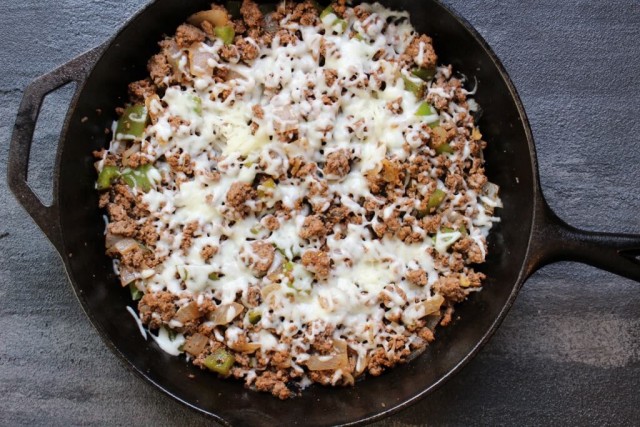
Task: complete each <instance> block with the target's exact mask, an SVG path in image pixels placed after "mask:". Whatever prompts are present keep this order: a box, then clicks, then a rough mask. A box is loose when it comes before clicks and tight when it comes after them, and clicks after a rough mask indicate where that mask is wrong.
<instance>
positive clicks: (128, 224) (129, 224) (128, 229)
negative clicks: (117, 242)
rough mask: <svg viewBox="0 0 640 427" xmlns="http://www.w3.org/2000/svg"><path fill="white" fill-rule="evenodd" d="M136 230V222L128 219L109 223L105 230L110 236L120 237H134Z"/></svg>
mask: <svg viewBox="0 0 640 427" xmlns="http://www.w3.org/2000/svg"><path fill="white" fill-rule="evenodd" d="M137 228H138V227H137V224H136V222H135V221H133V220H131V219H128V218H127V219H124V220H122V221H115V222H110V223H109V224H108V225H107V230H108V231H109V232H110V233H111V234H115V235H116V236H122V237H135V235H136V232H137Z"/></svg>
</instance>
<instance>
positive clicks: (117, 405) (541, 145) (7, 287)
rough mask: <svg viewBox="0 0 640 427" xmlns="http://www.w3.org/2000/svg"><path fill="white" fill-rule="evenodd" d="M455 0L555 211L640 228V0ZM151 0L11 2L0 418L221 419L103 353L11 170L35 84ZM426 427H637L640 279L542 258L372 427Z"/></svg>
mask: <svg viewBox="0 0 640 427" xmlns="http://www.w3.org/2000/svg"><path fill="white" fill-rule="evenodd" d="M446 3H447V4H450V5H451V6H453V7H454V8H455V9H457V10H458V11H459V12H461V13H462V14H463V15H464V16H465V17H466V18H467V19H468V20H469V21H470V22H471V23H472V24H473V25H474V26H475V27H476V28H477V29H478V30H479V31H480V33H481V34H482V35H483V36H484V37H485V38H486V39H487V41H488V42H489V44H490V45H491V46H492V47H493V48H494V50H495V51H496V53H497V54H498V56H499V57H500V58H501V59H502V60H503V62H504V64H505V66H506V68H507V70H508V71H509V72H510V73H511V77H512V78H513V80H514V82H515V85H516V87H517V88H518V90H519V92H520V95H521V96H522V99H523V101H524V105H525V107H526V110H527V113H528V115H529V118H530V119H531V125H532V128H533V133H534V135H535V138H536V142H537V148H538V158H539V161H540V174H541V179H542V187H543V189H544V192H545V195H546V196H547V198H548V199H549V202H550V204H551V206H552V207H553V208H554V209H555V210H556V211H557V212H558V213H559V214H560V216H561V217H562V218H564V219H566V220H567V221H569V222H571V223H572V224H574V225H576V226H580V227H583V228H587V229H592V230H601V231H611V232H633V233H640V218H639V216H638V211H639V208H640V193H639V190H640V167H639V165H640V141H639V140H640V122H639V121H638V114H639V113H640V93H639V92H640V47H639V46H640V3H639V2H638V1H637V0H617V1H606V2H602V1H595V0H594V1H587V0H569V1H556V0H544V1H536V2H522V1H519V0H507V1H502V2H499V1H495V0H491V1H487V0H484V1H480V0H478V1H469V0H447V1H446ZM144 4H145V0H125V1H119V0H106V1H93V2H88V1H86V0H85V1H80V0H56V1H54V0H43V1H36V0H26V1H7V0H1V1H0V40H1V41H2V44H1V47H0V71H1V72H0V114H1V117H2V120H1V122H0V178H1V181H0V424H4V425H69V424H73V425H78V424H83V425H132V424H133V425H141V426H142V425H148V426H151V425H154V426H157V425H189V426H191V425H194V426H197V425H210V424H211V422H210V421H209V420H207V419H206V418H204V417H202V416H201V415H199V414H196V413H194V412H191V411H190V410H187V409H186V408H184V407H182V406H181V405H179V404H178V403H176V402H174V401H172V400H170V399H169V398H167V397H165V396H164V395H162V394H160V393H159V392H157V391H155V390H154V389H152V388H151V387H150V386H148V385H146V384H144V383H143V382H142V381H140V380H139V379H137V378H136V377H134V375H133V374H131V373H129V372H128V371H127V370H126V369H125V368H124V366H123V365H122V364H121V363H120V362H119V361H118V360H117V359H116V357H115V356H114V355H113V354H112V353H111V352H110V351H109V350H107V348H106V346H105V345H104V344H103V343H102V341H101V340H100V338H99V337H98V335H97V333H96V332H95V331H94V330H93V328H92V327H91V325H90V324H89V322H88V321H87V318H86V317H85V315H84V314H83V313H82V310H81V308H80V306H79V304H78V303H77V301H76V300H75V297H74V295H73V293H72V291H71V288H70V286H69V284H68V283H67V279H66V277H65V273H64V271H63V269H62V266H61V263H60V261H59V259H58V257H57V255H56V253H55V251H54V249H53V247H52V246H51V245H50V244H49V243H48V242H47V241H46V239H45V237H44V236H43V235H42V233H40V231H39V230H38V229H37V227H36V226H35V225H34V223H33V222H32V221H31V220H30V219H29V218H28V217H27V215H26V214H25V213H24V211H23V210H22V209H21V208H20V207H19V206H18V204H17V203H16V201H15V200H14V199H13V197H12V196H11V195H10V193H9V191H8V189H7V186H6V182H5V181H4V176H5V175H6V157H7V149H8V140H9V137H10V133H11V129H12V126H13V121H14V119H15V112H16V109H17V107H18V103H19V100H20V97H21V91H22V90H23V88H24V87H25V85H26V84H27V83H28V82H29V81H31V80H32V79H34V78H35V77H37V76H38V75H39V74H42V73H45V72H47V71H49V70H51V69H52V68H54V67H56V66H57V65H60V64H62V63H64V62H65V61H67V60H69V59H71V58H72V57H74V56H75V55H77V54H79V53H81V52H83V51H84V50H86V49H88V48H90V47H93V46H95V45H97V44H99V43H101V42H102V41H104V40H105V39H107V38H108V37H109V36H110V35H111V34H113V33H114V32H115V31H116V29H117V28H118V27H119V26H120V25H121V24H122V23H123V22H124V21H125V20H126V19H127V17H129V16H130V15H131V14H132V13H134V12H135V11H136V10H137V9H138V8H140V7H141V6H143V5H144ZM70 93H71V92H70V91H69V90H62V91H60V92H58V93H57V94H55V95H53V96H51V97H50V98H49V100H48V102H47V105H48V107H47V108H45V114H43V117H42V118H41V123H40V125H39V129H38V135H37V142H36V145H37V148H36V149H34V159H33V167H32V170H31V171H30V180H31V183H32V185H33V186H34V187H35V188H36V189H37V190H38V191H40V192H41V193H42V194H44V195H46V194H47V192H50V181H51V175H52V166H53V153H51V152H50V151H51V150H50V149H51V148H53V147H54V146H55V143H56V138H57V136H58V132H59V128H60V123H61V121H62V118H63V117H64V112H65V111H66V104H65V102H66V101H65V99H67V98H68V97H69V96H70ZM56 110H57V111H56ZM45 198H46V197H45ZM427 422H428V423H429V424H433V425H472V424H490V425H497V424H503V425H537V424H576V423H577V424H592V425H601V424H615V425H633V424H638V423H640V284H638V283H634V282H631V281H629V280H625V279H622V278H619V277H616V276H614V275H612V274H608V273H604V272H602V271H598V270H596V269H594V268H591V267H587V266H583V265H579V264H572V263H563V264H557V265H553V266H550V267H547V268H544V269H543V270H542V271H540V272H538V273H537V274H535V275H534V276H533V277H532V278H531V279H530V280H529V281H528V282H527V284H526V285H525V287H524V289H523V290H522V292H521V294H520V296H519V298H518V300H517V302H516V304H515V306H514V307H513V309H512V310H511V312H510V314H509V315H508V317H507V318H506V321H505V322H504V324H503V325H502V327H501V328H500V330H499V331H498V333H497V334H496V336H495V338H494V339H493V340H492V341H491V342H490V343H489V345H488V346H487V347H485V348H484V350H483V351H482V352H481V353H480V355H479V356H478V357H477V358H476V359H475V360H474V361H473V362H471V364H470V365H469V366H468V367H467V368H466V369H465V370H464V371H463V372H462V373H461V374H459V375H458V376H456V377H455V379H453V380H452V381H451V382H449V383H448V384H446V385H445V386H444V387H443V388H442V389H440V390H439V391H437V392H436V393H434V394H433V395H431V396H430V397H428V398H427V399H425V400H423V401H422V402H421V403H419V404H417V405H415V406H414V407H412V408H411V409H409V410H407V411H405V412H403V413H401V414H399V415H397V416H395V417H393V418H391V419H387V420H385V421H382V422H380V423H379V425H381V426H383V425H384V426H391V425H394V426H400V425H422V424H424V423H427Z"/></svg>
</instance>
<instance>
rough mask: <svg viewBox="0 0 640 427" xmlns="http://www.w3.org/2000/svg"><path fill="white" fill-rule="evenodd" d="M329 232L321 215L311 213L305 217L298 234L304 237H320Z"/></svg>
mask: <svg viewBox="0 0 640 427" xmlns="http://www.w3.org/2000/svg"><path fill="white" fill-rule="evenodd" d="M326 234H327V229H326V227H325V225H324V222H323V221H322V218H321V217H320V215H310V216H308V217H306V218H305V219H304V223H303V224H302V228H300V232H299V233H298V235H299V236H300V237H302V238H303V239H311V238H319V237H322V236H324V235H326Z"/></svg>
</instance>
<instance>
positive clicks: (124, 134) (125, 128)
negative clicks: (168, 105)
mask: <svg viewBox="0 0 640 427" xmlns="http://www.w3.org/2000/svg"><path fill="white" fill-rule="evenodd" d="M147 118H148V114H147V107H145V106H144V105H142V104H135V105H131V106H129V107H127V108H126V109H125V110H124V113H122V117H120V119H119V120H118V126H117V127H116V138H118V139H130V140H134V139H139V138H142V135H143V134H144V130H145V128H146V127H147Z"/></svg>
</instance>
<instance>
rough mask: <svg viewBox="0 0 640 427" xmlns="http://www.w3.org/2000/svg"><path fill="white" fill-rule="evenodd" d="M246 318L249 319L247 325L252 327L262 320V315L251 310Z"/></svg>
mask: <svg viewBox="0 0 640 427" xmlns="http://www.w3.org/2000/svg"><path fill="white" fill-rule="evenodd" d="M248 317H249V323H251V324H252V325H255V324H256V323H258V322H259V321H260V320H261V319H262V313H260V312H259V311H256V310H251V311H250V312H249V314H248Z"/></svg>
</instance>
